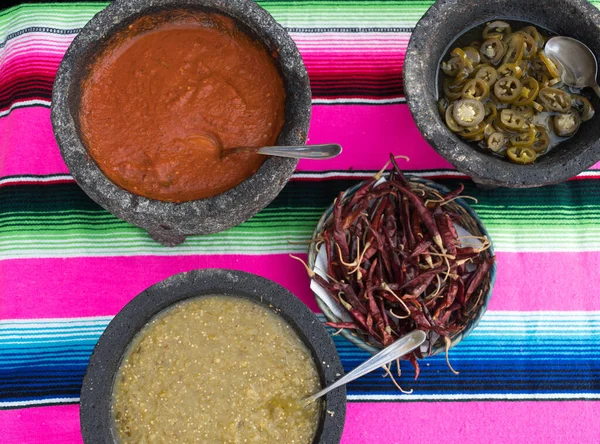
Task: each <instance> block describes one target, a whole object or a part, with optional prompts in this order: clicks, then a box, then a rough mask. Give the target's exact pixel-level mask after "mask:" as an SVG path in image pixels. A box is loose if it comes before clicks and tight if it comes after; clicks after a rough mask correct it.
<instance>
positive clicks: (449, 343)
mask: <svg viewBox="0 0 600 444" xmlns="http://www.w3.org/2000/svg"><path fill="white" fill-rule="evenodd" d="M444 342H445V343H446V364H448V368H449V369H450V371H451V372H452V373H454V374H455V375H458V372H457V371H456V370H454V369H453V368H452V365H451V364H450V358H449V357H448V352H449V351H450V346H451V345H452V340H451V339H450V338H449V337H448V336H444Z"/></svg>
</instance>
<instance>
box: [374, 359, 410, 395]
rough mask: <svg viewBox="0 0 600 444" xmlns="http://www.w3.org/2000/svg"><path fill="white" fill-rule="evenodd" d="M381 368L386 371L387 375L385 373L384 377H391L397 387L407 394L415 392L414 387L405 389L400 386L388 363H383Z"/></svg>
mask: <svg viewBox="0 0 600 444" xmlns="http://www.w3.org/2000/svg"><path fill="white" fill-rule="evenodd" d="M381 368H382V369H383V370H384V371H385V375H383V377H384V378H385V377H386V376H389V377H390V379H391V380H392V382H393V383H394V385H395V386H396V388H397V389H398V390H400V391H401V392H402V393H404V394H405V395H410V394H411V393H412V392H413V389H410V390H404V389H403V388H402V387H400V385H399V384H398V383H397V382H396V379H395V378H394V375H393V374H392V372H391V371H390V369H389V368H388V366H387V364H385V365H382V366H381Z"/></svg>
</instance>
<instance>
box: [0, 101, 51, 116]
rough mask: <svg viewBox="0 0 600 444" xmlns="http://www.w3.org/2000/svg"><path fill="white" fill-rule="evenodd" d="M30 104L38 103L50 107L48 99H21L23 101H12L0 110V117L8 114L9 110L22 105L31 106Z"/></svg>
mask: <svg viewBox="0 0 600 444" xmlns="http://www.w3.org/2000/svg"><path fill="white" fill-rule="evenodd" d="M32 105H40V106H44V107H47V108H50V101H49V100H37V99H36V100H23V101H17V102H13V103H12V104H11V105H10V108H8V109H5V110H2V111H0V117H4V116H8V114H10V112H11V111H12V110H13V109H17V108H22V107H24V106H32Z"/></svg>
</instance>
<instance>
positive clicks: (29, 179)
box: [0, 174, 75, 185]
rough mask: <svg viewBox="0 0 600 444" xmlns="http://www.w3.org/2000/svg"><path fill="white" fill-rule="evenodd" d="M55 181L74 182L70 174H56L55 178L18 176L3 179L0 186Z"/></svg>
mask: <svg viewBox="0 0 600 444" xmlns="http://www.w3.org/2000/svg"><path fill="white" fill-rule="evenodd" d="M56 180H71V181H74V180H75V179H73V176H71V175H70V174H57V175H56V176H30V175H27V176H20V177H4V178H1V179H0V185H4V184H8V183H20V182H28V183H29V182H38V183H46V182H54V181H56Z"/></svg>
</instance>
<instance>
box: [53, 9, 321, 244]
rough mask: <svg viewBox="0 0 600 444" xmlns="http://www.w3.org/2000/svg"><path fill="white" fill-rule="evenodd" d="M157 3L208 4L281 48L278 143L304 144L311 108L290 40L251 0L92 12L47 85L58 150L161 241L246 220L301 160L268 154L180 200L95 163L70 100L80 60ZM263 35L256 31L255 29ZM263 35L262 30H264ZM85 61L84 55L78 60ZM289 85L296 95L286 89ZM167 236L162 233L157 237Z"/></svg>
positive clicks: (82, 181)
mask: <svg viewBox="0 0 600 444" xmlns="http://www.w3.org/2000/svg"><path fill="white" fill-rule="evenodd" d="M156 8H159V9H179V8H184V9H185V8H191V9H207V10H212V11H216V12H221V13H224V14H226V15H229V16H231V17H233V18H234V19H235V20H237V21H239V22H242V23H243V24H244V25H245V26H247V27H248V28H250V29H252V30H253V32H254V33H255V34H256V35H257V36H258V38H259V40H261V41H262V42H263V43H265V44H266V46H267V47H269V46H270V45H269V42H267V41H266V38H268V39H269V40H270V42H271V44H272V45H273V46H274V47H275V48H277V50H278V64H279V65H280V67H281V69H282V76H283V77H284V83H286V82H287V80H286V75H287V76H289V82H290V84H289V85H288V84H287V83H286V92H287V93H288V98H287V99H286V117H287V116H288V108H293V109H294V111H292V112H293V119H291V121H286V123H285V124H284V128H283V129H282V133H281V134H280V136H279V139H278V140H277V144H278V145H303V144H304V143H305V142H306V137H307V133H308V126H309V122H310V114H311V90H310V83H309V79H308V74H307V72H306V67H305V66H304V62H303V60H302V56H301V55H300V53H299V51H298V49H297V47H296V45H295V43H294V41H293V40H292V39H291V37H290V36H289V34H288V33H287V32H286V31H285V30H284V29H283V27H282V26H281V25H279V24H278V23H277V22H276V21H275V19H274V18H273V17H272V16H271V15H270V14H269V13H268V12H267V11H266V10H264V9H263V8H262V7H260V6H259V5H257V4H256V3H255V2H254V1H252V0H227V1H224V0H145V1H139V0H117V1H115V2H113V3H111V4H109V5H108V6H107V7H106V8H105V9H103V10H102V11H100V12H99V13H97V14H96V15H95V16H94V17H93V18H92V19H91V20H90V21H89V22H88V23H87V24H86V25H85V26H84V27H83V29H82V30H81V31H80V32H79V33H78V35H77V36H76V37H75V39H74V40H73V42H72V43H71V45H70V46H69V48H68V50H67V52H66V53H65V56H64V58H63V60H62V62H61V64H60V66H59V69H58V71H57V74H56V78H55V81H54V87H53V91H52V105H51V120H52V125H53V130H54V135H55V138H56V140H57V143H58V146H59V149H60V152H61V154H62V157H63V159H64V161H65V163H66V164H67V167H68V168H69V171H70V172H71V174H72V176H73V178H74V179H75V181H76V182H77V184H78V185H79V186H80V187H81V188H82V189H83V190H84V192H85V193H86V194H87V195H88V196H90V197H91V198H92V199H93V200H94V201H96V202H97V203H98V204H99V205H100V206H102V207H104V208H105V209H107V210H108V211H110V212H111V213H113V214H114V215H116V216H117V217H119V218H121V219H123V220H126V221H127V222H129V223H131V224H133V225H136V226H138V227H141V228H144V229H145V230H147V231H148V232H149V233H150V234H151V235H152V236H153V237H154V238H155V239H157V240H159V241H160V242H161V243H164V244H166V245H175V244H178V243H181V242H182V241H183V240H184V239H185V236H188V235H196V234H211V233H216V232H220V231H224V230H226V229H228V228H231V227H233V226H236V225H239V224H240V223H242V222H244V221H246V220H248V219H249V218H250V217H252V216H253V215H255V214H256V213H257V212H258V211H260V210H261V209H263V208H264V207H266V206H267V205H268V204H269V203H270V202H271V201H272V200H273V199H274V198H275V197H276V196H277V195H278V194H279V192H280V191H281V190H282V189H283V187H284V186H285V184H286V183H287V182H288V181H289V179H290V177H291V176H292V174H293V172H294V170H295V168H296V165H297V163H298V160H296V159H289V158H276V157H270V158H268V159H266V160H265V162H264V163H263V165H262V166H261V167H260V168H259V170H258V171H257V172H256V173H255V174H254V175H252V176H250V177H249V178H248V179H247V180H245V181H244V182H242V183H241V184H239V185H237V186H236V187H234V188H232V189H230V190H228V191H226V192H224V193H222V194H219V195H217V196H214V197H211V198H206V199H198V200H192V201H187V202H182V203H173V202H164V201H159V200H156V199H149V198H146V197H143V196H139V195H136V194H133V193H130V192H129V191H126V190H125V189H123V188H121V187H119V186H117V185H116V184H114V183H113V182H112V181H111V180H109V179H108V178H107V177H106V176H105V175H104V173H103V172H102V171H101V170H100V168H99V167H98V166H97V164H96V163H95V162H94V160H93V159H92V158H91V157H90V156H89V155H88V152H87V149H86V148H85V146H84V145H83V143H82V142H81V140H80V138H79V135H78V131H77V127H76V122H75V119H74V117H73V116H72V115H71V110H70V107H69V103H70V102H69V100H70V94H71V91H70V85H71V80H72V78H73V76H74V72H75V70H76V69H77V66H78V65H77V64H78V61H80V60H81V59H82V57H83V55H85V54H86V53H87V51H91V50H92V49H93V48H94V47H95V45H97V44H98V42H100V41H102V40H103V39H104V38H106V37H107V36H109V35H110V34H111V33H112V32H113V31H114V30H116V29H120V26H121V25H122V24H123V23H127V22H128V20H131V19H132V17H137V16H140V15H143V14H144V13H145V12H153V11H155V10H156ZM258 29H260V32H262V33H263V35H261V36H259V35H258V34H259V31H258ZM265 36H267V37H265ZM82 63H83V62H82ZM288 86H289V88H293V98H294V99H293V101H292V99H291V97H292V94H290V90H289V88H288ZM161 237H164V238H165V239H160V238H161Z"/></svg>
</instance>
